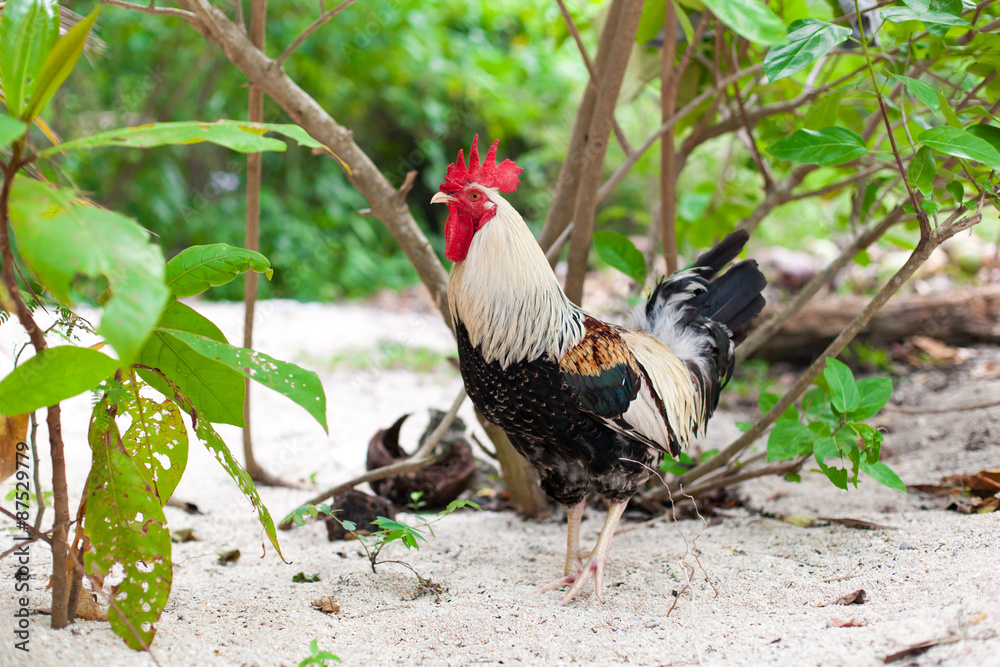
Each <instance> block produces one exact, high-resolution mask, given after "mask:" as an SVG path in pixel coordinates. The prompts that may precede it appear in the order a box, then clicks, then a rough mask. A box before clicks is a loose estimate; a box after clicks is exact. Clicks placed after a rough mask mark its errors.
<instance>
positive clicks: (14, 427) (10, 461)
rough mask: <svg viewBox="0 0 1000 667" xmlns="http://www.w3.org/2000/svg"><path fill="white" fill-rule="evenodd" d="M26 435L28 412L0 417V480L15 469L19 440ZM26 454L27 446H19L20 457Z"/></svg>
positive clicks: (22, 439)
mask: <svg viewBox="0 0 1000 667" xmlns="http://www.w3.org/2000/svg"><path fill="white" fill-rule="evenodd" d="M27 437H28V413H25V414H23V415H10V416H6V415H4V416H2V417H0V482H2V481H4V480H5V479H7V478H8V477H10V476H11V475H13V474H14V473H15V472H16V471H17V454H18V447H17V444H18V443H19V442H24V441H25V440H26V439H27ZM26 454H28V449H27V447H22V448H21V457H22V458H24V456H25V455H26Z"/></svg>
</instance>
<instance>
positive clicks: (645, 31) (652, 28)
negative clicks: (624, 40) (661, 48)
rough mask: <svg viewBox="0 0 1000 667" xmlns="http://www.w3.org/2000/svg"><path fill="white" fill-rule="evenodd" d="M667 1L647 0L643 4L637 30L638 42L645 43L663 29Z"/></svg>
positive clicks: (636, 37)
mask: <svg viewBox="0 0 1000 667" xmlns="http://www.w3.org/2000/svg"><path fill="white" fill-rule="evenodd" d="M666 14H667V3H666V2H664V0H646V1H645V2H644V3H643V5H642V18H640V19H639V30H638V32H636V35H635V41H636V43H637V44H645V43H646V42H648V41H649V40H651V39H653V38H654V37H656V35H657V34H658V33H659V32H660V31H661V30H663V24H664V22H665V21H666Z"/></svg>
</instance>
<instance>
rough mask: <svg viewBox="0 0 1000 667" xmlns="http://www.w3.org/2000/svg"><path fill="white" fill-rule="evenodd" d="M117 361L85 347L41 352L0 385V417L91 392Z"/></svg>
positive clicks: (112, 372) (115, 366)
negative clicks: (0, 415)
mask: <svg viewBox="0 0 1000 667" xmlns="http://www.w3.org/2000/svg"><path fill="white" fill-rule="evenodd" d="M117 369H118V362H117V361H115V360H114V359H112V358H111V357H109V356H108V355H106V354H103V353H101V352H98V351H97V350H91V349H90V348H86V347H75V346H73V345H60V346H59V347H50V348H47V349H45V350H42V351H41V352H39V353H38V354H36V355H35V356H33V357H31V358H30V359H28V360H27V361H25V362H24V363H23V364H21V365H19V366H17V367H15V368H14V370H13V371H11V372H10V374H9V375H8V376H7V377H5V378H4V379H3V381H2V382H0V414H4V415H20V414H24V413H25V412H32V411H34V410H37V409H39V408H45V407H48V406H50V405H55V404H56V403H59V402H60V401H64V400H66V399H67V398H72V397H73V396H76V395H77V394H82V393H83V392H85V391H87V390H89V389H93V388H94V387H96V386H97V385H99V384H100V383H101V382H102V381H103V380H106V379H107V378H109V377H111V376H112V375H114V373H115V371H116V370H117Z"/></svg>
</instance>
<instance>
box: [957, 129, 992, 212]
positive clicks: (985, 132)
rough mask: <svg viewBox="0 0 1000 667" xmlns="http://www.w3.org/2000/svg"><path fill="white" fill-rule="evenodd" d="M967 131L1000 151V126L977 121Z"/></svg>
mask: <svg viewBox="0 0 1000 667" xmlns="http://www.w3.org/2000/svg"><path fill="white" fill-rule="evenodd" d="M966 132H968V133H969V134H971V135H973V136H975V137H979V138H980V139H982V140H983V141H985V142H986V143H988V144H989V145H990V146H992V147H993V149H994V150H996V151H997V153H1000V127H996V126H995V125H987V124H986V123H977V124H976V125H970V126H969V127H968V129H966ZM956 199H957V197H956Z"/></svg>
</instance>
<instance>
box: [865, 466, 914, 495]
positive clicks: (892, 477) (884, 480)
mask: <svg viewBox="0 0 1000 667" xmlns="http://www.w3.org/2000/svg"><path fill="white" fill-rule="evenodd" d="M861 472H863V473H864V474H866V475H868V476H869V477H871V478H872V479H874V480H875V481H876V482H878V483H879V484H881V485H883V486H888V487H889V488H890V489H896V490H898V491H904V492H905V491H906V484H904V483H903V480H901V479H900V478H899V475H897V474H896V473H895V471H893V469H892V468H890V467H889V466H887V465H886V464H884V463H882V462H881V461H879V462H878V463H869V462H868V461H862V462H861Z"/></svg>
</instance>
